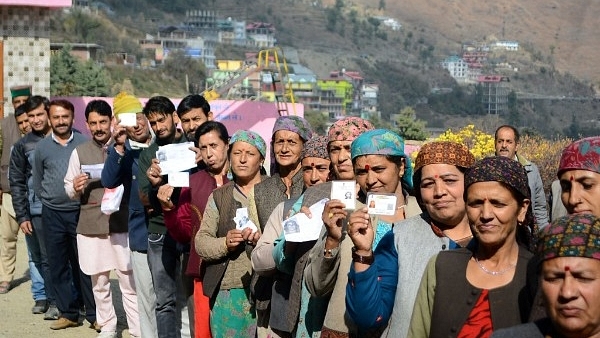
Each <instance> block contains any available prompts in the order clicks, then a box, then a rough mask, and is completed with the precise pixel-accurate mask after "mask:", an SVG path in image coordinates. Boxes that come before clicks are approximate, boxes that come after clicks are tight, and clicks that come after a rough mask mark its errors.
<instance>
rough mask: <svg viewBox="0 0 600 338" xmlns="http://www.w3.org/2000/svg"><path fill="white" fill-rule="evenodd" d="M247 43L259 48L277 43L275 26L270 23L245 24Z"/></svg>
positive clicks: (269, 46)
mask: <svg viewBox="0 0 600 338" xmlns="http://www.w3.org/2000/svg"><path fill="white" fill-rule="evenodd" d="M246 36H247V37H248V45H250V46H254V47H259V48H271V47H274V46H275V44H276V43H277V40H276V39H275V26H274V25H273V24H272V23H266V22H252V23H249V24H247V25H246Z"/></svg>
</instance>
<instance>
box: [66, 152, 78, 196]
mask: <svg viewBox="0 0 600 338" xmlns="http://www.w3.org/2000/svg"><path fill="white" fill-rule="evenodd" d="M80 173H81V164H80V163H79V155H78V154H77V149H73V152H71V157H70V158H69V164H68V165H67V173H66V174H65V178H64V184H65V192H66V193H67V196H69V198H70V199H77V198H79V194H78V193H77V192H76V191H75V189H74V188H73V180H74V179H75V177H77V175H79V174H80Z"/></svg>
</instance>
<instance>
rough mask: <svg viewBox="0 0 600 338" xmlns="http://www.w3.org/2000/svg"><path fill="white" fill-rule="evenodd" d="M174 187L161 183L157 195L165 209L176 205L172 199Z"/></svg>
mask: <svg viewBox="0 0 600 338" xmlns="http://www.w3.org/2000/svg"><path fill="white" fill-rule="evenodd" d="M174 189H175V188H173V187H172V186H170V185H169V184H165V185H161V186H160V188H158V193H157V195H156V197H157V198H158V200H159V201H160V205H161V206H162V208H163V209H165V210H171V209H173V207H174V206H175V205H174V204H173V201H171V196H172V195H173V190H174Z"/></svg>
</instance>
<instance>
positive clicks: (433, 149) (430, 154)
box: [415, 141, 475, 186]
mask: <svg viewBox="0 0 600 338" xmlns="http://www.w3.org/2000/svg"><path fill="white" fill-rule="evenodd" d="M473 163H475V156H473V154H471V152H470V151H469V149H468V148H467V146H465V145H464V144H460V143H456V142H450V141H434V142H430V143H426V144H424V145H423V146H422V147H421V149H419V153H418V154H417V158H416V159H415V172H416V171H418V170H419V169H421V168H423V167H424V166H426V165H428V164H450V165H453V166H456V167H461V168H464V169H466V168H470V167H471V166H472V165H473ZM417 185H418V184H417V183H415V186H417Z"/></svg>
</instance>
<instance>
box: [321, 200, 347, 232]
mask: <svg viewBox="0 0 600 338" xmlns="http://www.w3.org/2000/svg"><path fill="white" fill-rule="evenodd" d="M345 206H346V204H344V203H342V202H341V201H340V200H330V201H327V203H325V208H324V209H323V214H322V215H321V218H322V219H323V223H324V224H325V228H326V229H327V237H329V238H331V239H333V240H336V241H338V242H339V241H341V240H342V220H343V219H344V218H346V217H347V216H348V212H347V211H346V210H344V207H345Z"/></svg>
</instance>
